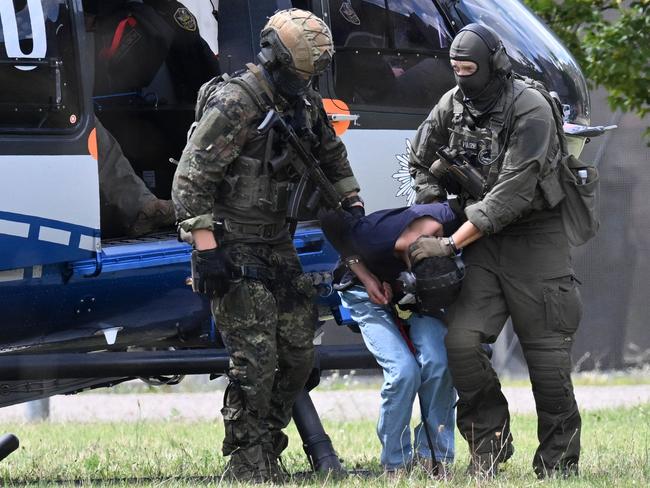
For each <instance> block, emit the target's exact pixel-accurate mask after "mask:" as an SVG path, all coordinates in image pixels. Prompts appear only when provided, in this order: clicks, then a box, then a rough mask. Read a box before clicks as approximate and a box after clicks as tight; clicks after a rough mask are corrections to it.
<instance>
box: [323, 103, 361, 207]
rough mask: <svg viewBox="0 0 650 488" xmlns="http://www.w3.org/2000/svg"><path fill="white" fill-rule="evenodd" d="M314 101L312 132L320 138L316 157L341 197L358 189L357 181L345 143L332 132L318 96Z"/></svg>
mask: <svg viewBox="0 0 650 488" xmlns="http://www.w3.org/2000/svg"><path fill="white" fill-rule="evenodd" d="M314 103H316V104H317V105H318V126H317V127H316V130H315V131H314V132H315V133H316V135H317V136H319V138H320V146H319V149H318V159H319V162H320V167H321V169H322V170H323V173H325V176H327V178H328V179H329V180H330V181H331V182H332V184H333V185H334V188H335V189H336V191H337V192H338V193H339V195H340V196H341V197H342V196H343V195H345V194H347V193H350V192H354V191H359V183H358V182H357V179H356V178H355V177H354V173H353V172H352V168H351V167H350V162H349V161H348V152H347V150H346V149H345V144H343V141H342V140H341V138H340V137H339V136H337V135H336V132H334V128H333V127H332V124H331V123H330V121H329V120H328V118H327V114H326V113H325V109H324V108H323V102H322V100H321V99H320V97H319V96H316V97H314Z"/></svg>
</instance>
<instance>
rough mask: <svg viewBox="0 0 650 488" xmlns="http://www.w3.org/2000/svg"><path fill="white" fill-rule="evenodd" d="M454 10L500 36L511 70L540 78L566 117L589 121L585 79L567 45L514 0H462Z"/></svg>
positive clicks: (571, 120)
mask: <svg viewBox="0 0 650 488" xmlns="http://www.w3.org/2000/svg"><path fill="white" fill-rule="evenodd" d="M455 8H456V10H457V11H458V12H459V14H460V15H461V16H462V17H463V20H464V21H465V22H466V23H470V22H477V23H480V24H485V25H487V26H489V27H491V28H493V29H494V30H495V31H496V32H497V34H499V36H500V37H501V40H502V41H503V44H504V46H505V47H506V51H507V52H508V55H509V56H510V58H511V59H512V61H513V68H514V71H516V72H517V73H519V74H521V75H524V76H530V77H531V78H535V79H537V80H540V81H542V82H543V83H544V84H545V85H546V87H547V88H548V89H549V90H554V91H556V92H557V93H558V95H559V96H560V100H561V101H562V103H563V104H565V106H566V109H565V116H568V121H570V122H574V123H578V124H585V125H589V119H590V113H589V92H588V91H587V83H586V81H585V79H584V76H583V75H582V72H581V71H580V68H579V67H578V64H577V63H576V61H575V60H574V59H573V57H572V56H571V54H570V53H569V52H568V51H567V49H566V48H565V47H564V46H563V45H562V44H561V43H560V41H559V40H558V38H557V37H555V35H554V34H553V33H552V32H551V31H550V30H548V29H547V28H546V27H545V26H544V25H543V24H542V22H541V21H540V20H539V19H537V18H536V17H535V16H534V15H533V14H532V13H531V12H530V10H528V9H527V8H526V7H525V6H524V5H522V4H521V3H520V2H518V1H516V0H480V1H479V0H462V1H460V2H456V5H455Z"/></svg>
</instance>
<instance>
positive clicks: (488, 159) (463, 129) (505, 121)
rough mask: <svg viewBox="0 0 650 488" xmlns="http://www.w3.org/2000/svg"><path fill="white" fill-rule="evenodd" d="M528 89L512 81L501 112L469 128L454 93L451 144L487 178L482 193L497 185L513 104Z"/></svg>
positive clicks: (506, 143) (509, 128)
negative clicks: (510, 93) (509, 93)
mask: <svg viewBox="0 0 650 488" xmlns="http://www.w3.org/2000/svg"><path fill="white" fill-rule="evenodd" d="M526 88H527V86H526V85H524V84H520V83H514V84H513V91H512V99H511V100H510V101H509V102H508V103H507V106H506V107H504V109H503V110H502V111H501V112H500V113H496V114H491V115H490V119H489V123H488V125H487V127H484V128H480V127H470V125H473V124H470V123H468V122H467V120H466V117H468V116H466V115H465V107H464V106H463V104H462V103H461V101H460V100H458V99H457V98H456V96H455V94H454V97H453V118H452V129H451V135H450V137H449V146H450V147H452V148H457V149H458V150H460V151H462V152H463V153H464V155H465V156H466V158H467V159H468V160H469V161H471V162H472V164H473V165H474V166H475V167H476V168H477V169H478V170H479V171H480V172H481V174H482V175H483V176H484V178H485V184H484V185H483V195H484V196H485V194H487V193H488V192H489V191H490V190H491V189H492V188H493V187H494V185H495V184H496V182H497V179H498V178H499V172H500V171H501V165H502V163H503V159H504V157H505V152H506V147H507V145H508V139H509V138H510V131H511V125H512V113H513V110H514V105H515V102H516V100H517V98H519V96H521V94H522V93H523V92H524V90H525V89H526Z"/></svg>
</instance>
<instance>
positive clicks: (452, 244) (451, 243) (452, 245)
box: [447, 236, 461, 256]
mask: <svg viewBox="0 0 650 488" xmlns="http://www.w3.org/2000/svg"><path fill="white" fill-rule="evenodd" d="M447 245H448V246H449V248H450V249H451V251H452V252H453V253H454V255H456V256H458V255H459V254H460V252H461V250H460V249H458V247H456V243H455V242H454V238H453V237H452V236H449V237H447Z"/></svg>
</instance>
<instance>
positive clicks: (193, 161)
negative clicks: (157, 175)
mask: <svg viewBox="0 0 650 488" xmlns="http://www.w3.org/2000/svg"><path fill="white" fill-rule="evenodd" d="M248 102H249V100H248V99H247V95H243V94H242V93H241V92H239V91H238V90H237V87H235V86H230V85H228V86H227V87H226V88H225V89H223V90H221V91H220V92H219V93H218V94H215V95H214V99H213V100H210V101H209V102H208V104H207V105H206V108H205V111H204V112H203V114H202V116H201V118H200V119H199V121H198V123H197V126H196V128H195V130H194V132H193V133H192V135H191V136H190V138H189V140H188V141H187V145H186V146H185V149H183V154H182V156H181V159H180V161H179V163H178V168H177V169H176V173H175V174H174V182H173V185H172V200H173V202H174V208H175V210H176V218H177V219H178V221H179V222H180V226H181V228H182V229H183V230H185V231H186V232H190V231H192V230H195V229H212V228H213V226H214V224H213V217H212V210H213V206H214V201H215V198H216V197H217V191H218V186H219V183H220V182H221V181H222V180H223V177H224V175H225V173H226V170H227V168H228V165H230V163H232V162H233V161H234V160H235V159H236V158H237V157H238V156H239V154H240V153H241V150H242V147H243V146H244V144H245V143H246V140H247V138H248V133H249V130H250V127H251V122H252V119H253V117H254V116H255V114H256V113H257V112H256V111H255V110H254V109H251V105H250V103H248Z"/></svg>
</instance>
